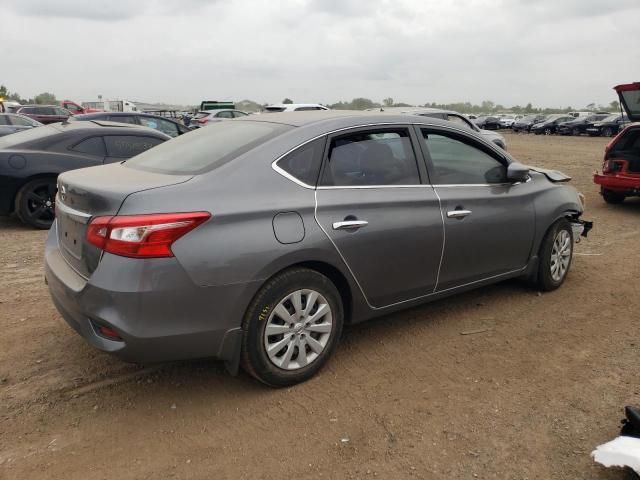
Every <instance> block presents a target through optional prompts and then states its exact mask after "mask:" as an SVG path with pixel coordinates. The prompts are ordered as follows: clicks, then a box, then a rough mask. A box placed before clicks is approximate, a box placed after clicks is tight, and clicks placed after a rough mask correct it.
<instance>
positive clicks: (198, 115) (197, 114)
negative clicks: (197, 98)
mask: <svg viewBox="0 0 640 480" xmlns="http://www.w3.org/2000/svg"><path fill="white" fill-rule="evenodd" d="M212 113H213V112H198V113H196V114H195V115H194V117H193V118H204V117H208V116H209V115H211V114H212Z"/></svg>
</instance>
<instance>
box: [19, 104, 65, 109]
mask: <svg viewBox="0 0 640 480" xmlns="http://www.w3.org/2000/svg"><path fill="white" fill-rule="evenodd" d="M23 107H57V108H62V107H61V106H60V105H40V104H39V103H31V104H29V105H20V108H23Z"/></svg>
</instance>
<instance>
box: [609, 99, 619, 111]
mask: <svg viewBox="0 0 640 480" xmlns="http://www.w3.org/2000/svg"><path fill="white" fill-rule="evenodd" d="M609 108H610V109H611V111H612V112H617V111H618V110H620V102H619V101H617V100H614V101H613V102H611V103H610V104H609Z"/></svg>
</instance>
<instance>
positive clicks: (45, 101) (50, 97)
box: [33, 92, 58, 105]
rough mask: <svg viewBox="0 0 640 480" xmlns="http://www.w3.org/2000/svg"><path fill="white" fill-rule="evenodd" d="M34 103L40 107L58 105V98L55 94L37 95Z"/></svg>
mask: <svg viewBox="0 0 640 480" xmlns="http://www.w3.org/2000/svg"><path fill="white" fill-rule="evenodd" d="M33 101H34V103H37V104H39V105H53V104H56V103H58V100H57V99H56V96H55V95H54V94H53V93H49V92H44V93H41V94H39V95H36V96H35V98H34V99H33Z"/></svg>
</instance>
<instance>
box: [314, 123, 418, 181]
mask: <svg viewBox="0 0 640 480" xmlns="http://www.w3.org/2000/svg"><path fill="white" fill-rule="evenodd" d="M419 183H420V176H419V174H418V165H417V163H416V158H415V155H414V153H413V148H412V146H411V139H410V137H409V131H408V130H407V129H404V128H402V129H389V130H371V131H364V132H358V133H355V134H351V135H344V136H340V137H336V138H333V139H332V140H331V144H330V146H329V155H328V163H327V165H326V166H325V168H324V171H323V174H322V182H321V185H323V186H336V187H347V186H364V185H369V186H374V185H417V184H419Z"/></svg>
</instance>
